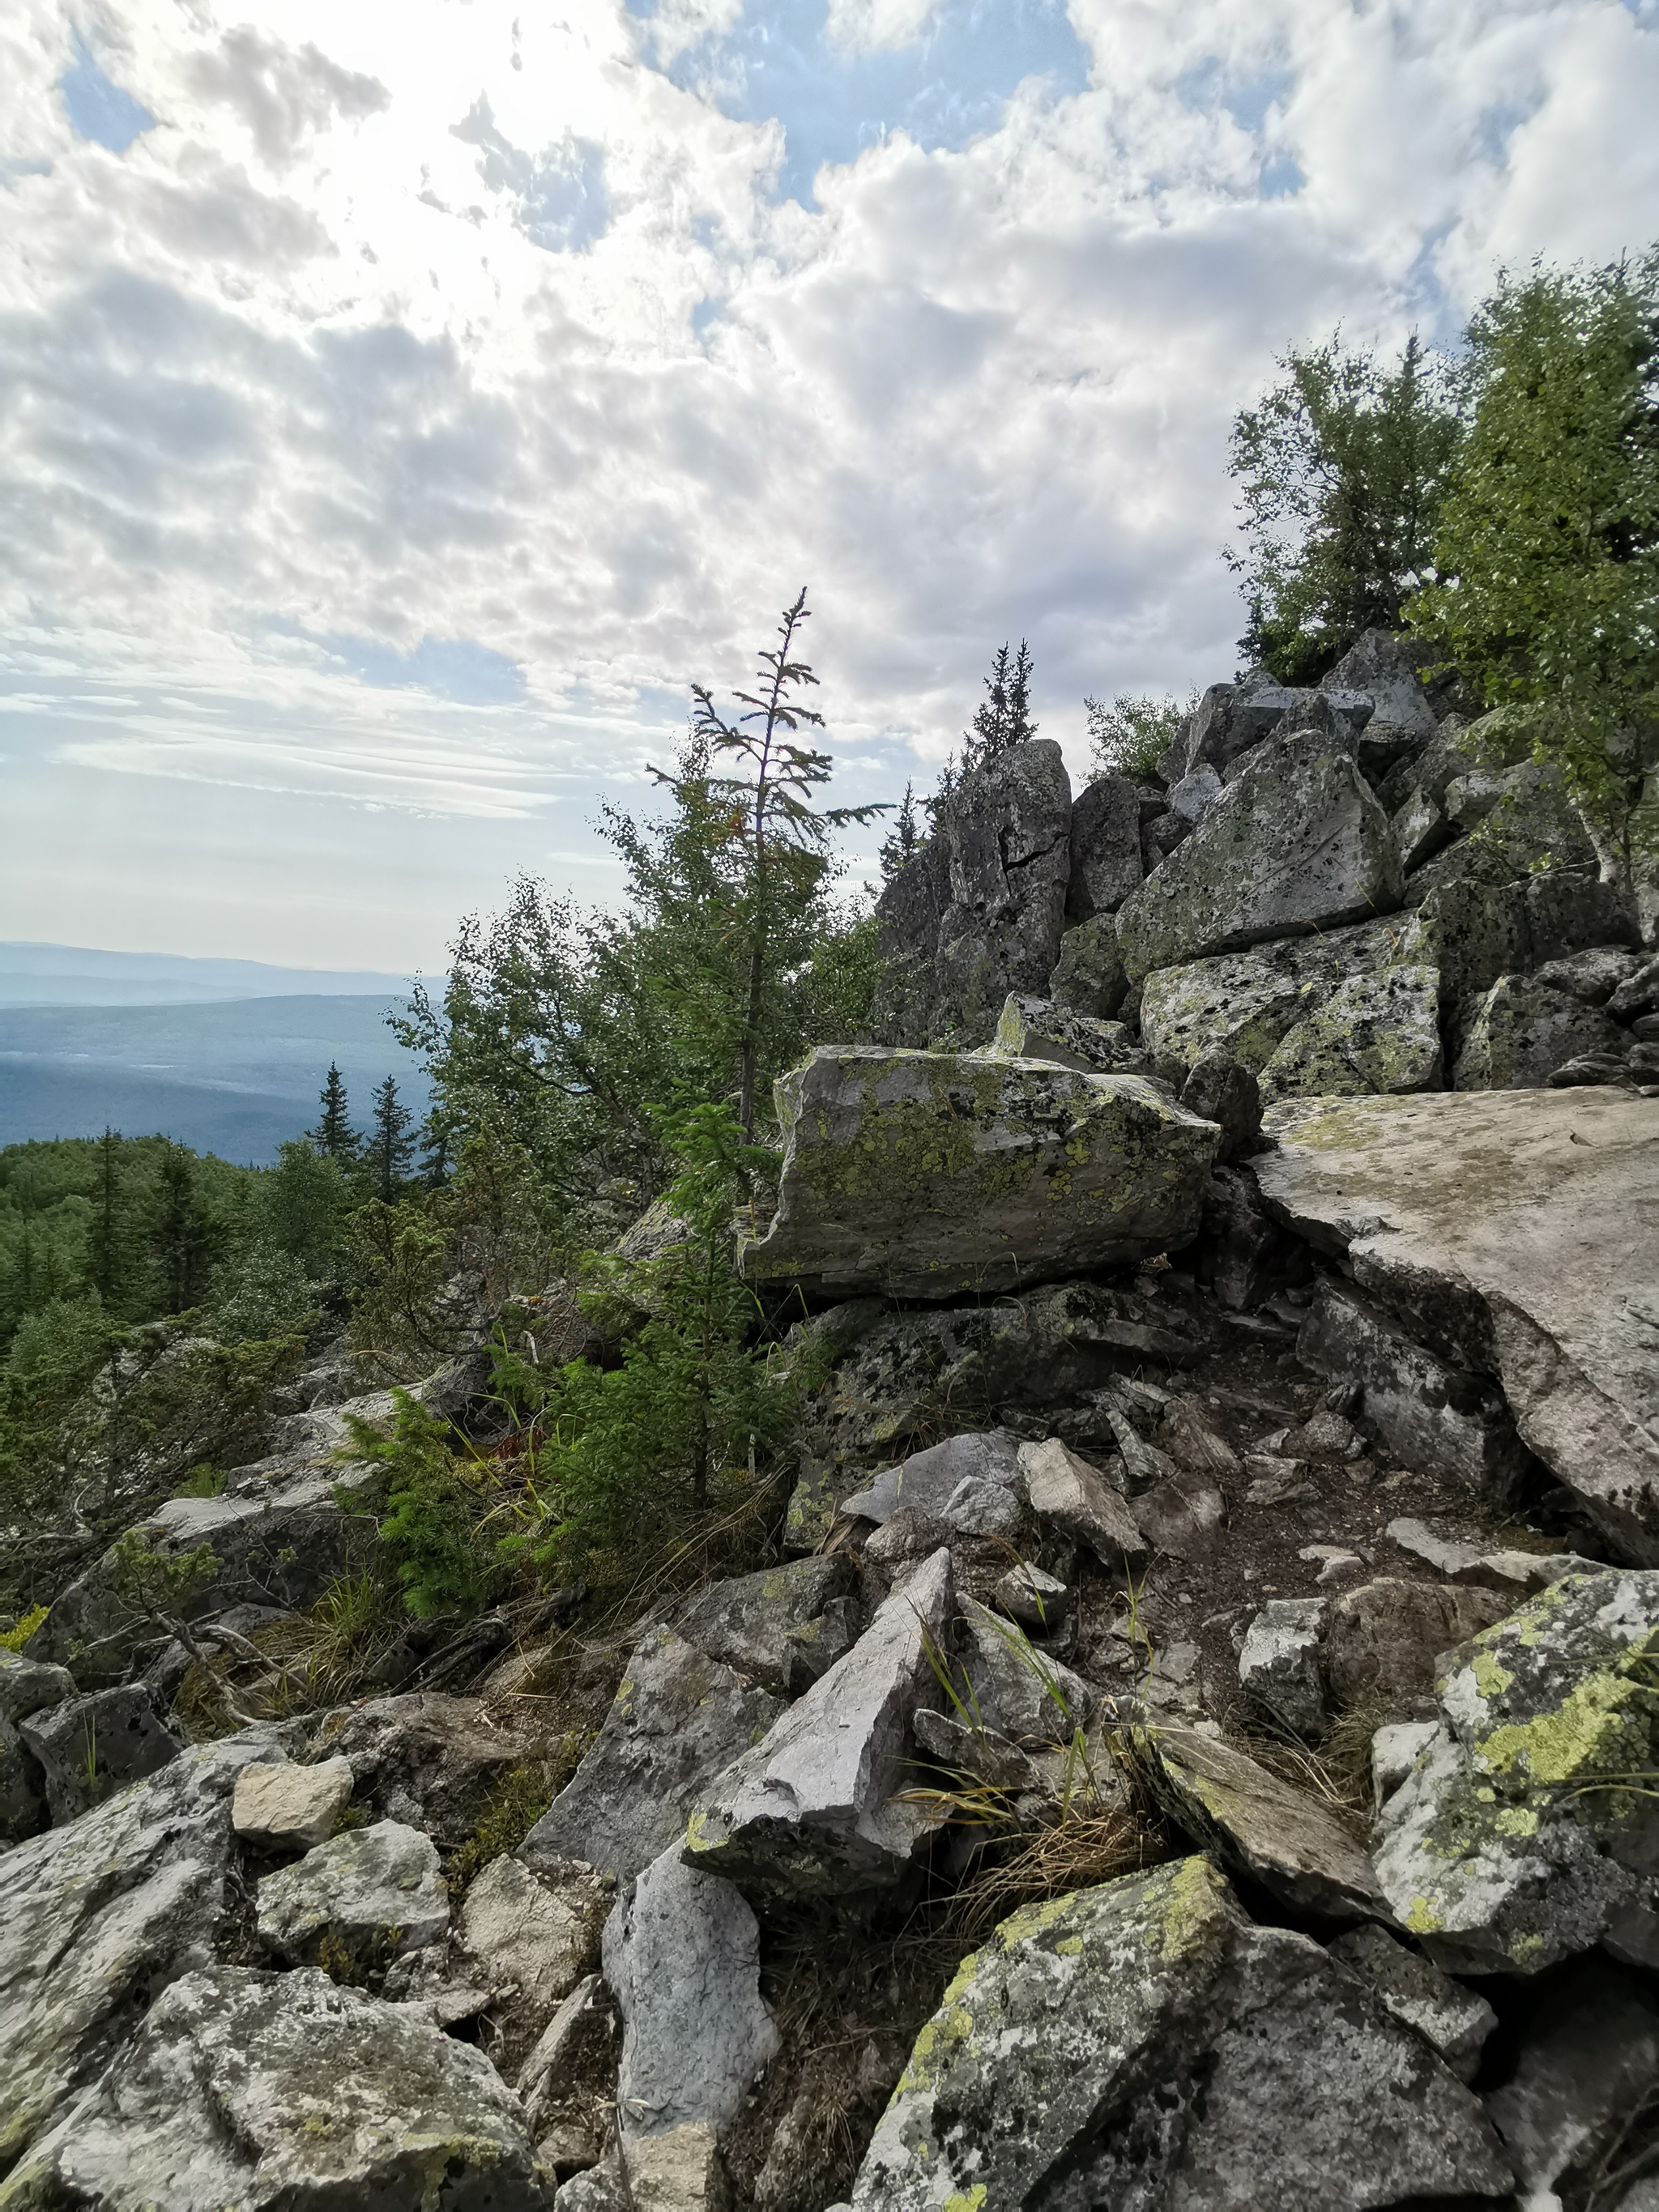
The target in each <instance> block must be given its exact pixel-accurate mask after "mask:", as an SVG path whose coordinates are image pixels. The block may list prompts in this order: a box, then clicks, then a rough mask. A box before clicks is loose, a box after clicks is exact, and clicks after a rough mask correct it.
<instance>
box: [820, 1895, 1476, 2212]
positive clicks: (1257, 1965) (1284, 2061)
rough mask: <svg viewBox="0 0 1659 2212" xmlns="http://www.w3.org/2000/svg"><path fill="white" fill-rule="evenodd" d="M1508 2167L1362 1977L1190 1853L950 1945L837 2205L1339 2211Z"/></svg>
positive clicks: (1469, 2185)
mask: <svg viewBox="0 0 1659 2212" xmlns="http://www.w3.org/2000/svg"><path fill="white" fill-rule="evenodd" d="M1510 2179H1511V2177H1510V2169H1509V2166H1508V2165H1507V2163H1506V2161H1505V2160H1504V2156H1503V2154H1502V2153H1501V2151H1500V2149H1499V2147H1498V2141H1497V2138H1496V2136H1494V2135H1493V2133H1492V2130H1491V2127H1490V2126H1489V2124H1487V2122H1486V2118H1485V2117H1484V2115H1483V2114H1482V2112H1481V2110H1480V2105H1479V2103H1478V2102H1477V2100H1475V2098H1474V2096H1473V2095H1472V2094H1471V2093H1470V2092H1469V2091H1468V2089H1466V2088H1465V2087H1464V2086H1463V2085H1462V2082H1461V2081H1457V2080H1456V2079H1455V2076H1454V2075H1452V2074H1451V2073H1450V2071H1449V2069H1447V2068H1446V2067H1445V2066H1444V2065H1443V2063H1442V2062H1441V2061H1440V2060H1439V2058H1437V2057H1436V2056H1435V2054H1434V2053H1433V2052H1432V2051H1431V2050H1430V2049H1429V2048H1428V2046H1427V2045H1425V2043H1424V2042H1422V2041H1421V2039H1419V2037H1418V2036H1417V2035H1416V2034H1415V2033H1413V2031H1412V2030H1411V2029H1410V2028H1408V2027H1406V2026H1404V2025H1403V2024H1402V2023H1401V2021H1398V2020H1397V2019H1395V2016H1394V2015H1392V2014H1391V2013H1390V2012H1389V2010H1388V2009H1387V2008H1385V2007H1384V2006H1383V2005H1382V2004H1381V2003H1380V2002H1378V2001H1377V1999H1376V1998H1375V1997H1374V1996H1372V1994H1371V1992H1370V1990H1369V1989H1368V1988H1367V1987H1366V1985H1365V1984H1364V1982H1363V1981H1361V1980H1360V1978H1358V1976H1357V1975H1355V1974H1353V1973H1352V1972H1350V1971H1349V1970H1348V1969H1347V1968H1346V1967H1345V1966H1342V1965H1341V1964H1340V1963H1339V1962H1337V1961H1335V1960H1332V1959H1331V1958H1330V1957H1329V1955H1328V1954H1327V1953H1326V1952H1325V1951H1323V1950H1322V1948H1320V1946H1319V1945H1318V1944H1317V1943H1315V1942H1312V1941H1311V1940H1310V1938H1309V1937H1307V1936H1298V1935H1292V1934H1290V1933H1289V1932H1288V1931H1286V1930H1285V1929H1268V1928H1258V1927H1255V1926H1254V1925H1253V1924H1252V1923H1250V1922H1249V1920H1247V1919H1246V1917H1245V1916H1244V1914H1243V1912H1242V1911H1241V1910H1240V1909H1239V1906H1238V1905H1237V1902H1236V1901H1235V1900H1234V1899H1233V1897H1232V1895H1231V1892H1230V1890H1229V1888H1228V1887H1227V1884H1226V1882H1225V1880H1224V1878H1223V1877H1222V1875H1220V1874H1219V1873H1218V1871H1217V1869H1215V1867H1214V1866H1213V1865H1212V1863H1210V1861H1209V1860H1207V1859H1205V1858H1188V1859H1183V1860H1181V1861H1178V1862H1176V1863H1175V1864H1173V1865H1169V1866H1162V1867H1158V1868H1155V1869H1153V1870H1152V1872H1151V1873H1149V1874H1143V1875H1128V1876H1126V1877H1125V1878H1124V1879H1123V1880H1122V1881H1115V1882H1110V1883H1108V1884H1107V1885H1105V1887H1102V1888H1098V1889H1089V1890H1082V1891H1079V1892H1078V1893H1075V1894H1074V1895H1073V1896H1070V1897H1066V1898H1059V1899H1052V1900H1050V1901H1049V1902H1048V1903H1046V1904H1042V1905H1033V1906H1030V1907H1028V1908H1027V1909H1026V1910H1025V1911H1023V1912H1019V1913H1017V1914H1015V1916H1014V1917H1013V1918H1012V1919H1011V1920H1007V1921H1005V1922H1004V1923H1003V1924H1002V1926H1001V1927H1000V1928H999V1929H998V1930H997V1931H996V1933H995V1935H994V1936H993V1937H992V1939H991V1941H990V1942H989V1943H987V1945H986V1947H985V1948H984V1949H982V1950H981V1951H978V1952H975V1953H973V1954H971V1955H970V1956H969V1958H968V1959H967V1960H964V1961H963V1966H962V1968H961V1970H960V1972H958V1974H957V1978H956V1979H955V1980H954V1981H953V1982H952V1983H951V1986H950V1988H949V1989H948V1990H946V1992H945V1997H944V2000H943V2002H941V2004H940V2007H939V2011H938V2012H937V2013H936V2014H935V2015H934V2016H933V2020H932V2021H929V2022H928V2024H927V2027H924V2028H923V2030H922V2032H921V2035H920V2036H919V2037H918V2038H917V2040H916V2044H915V2049H914V2051H912V2053H911V2057H910V2062H909V2063H908V2066H907V2067H906V2069H905V2071H904V2073H903V2075H902V2076H901V2078H900V2081H899V2085H898V2087H897V2089H896V2091H895V2092H894V2094H893V2099H892V2101H891V2103H890V2105H889V2106H888V2107H887V2110H886V2112H885V2113H884V2115H883V2117H882V2119H881V2122H880V2124H879V2125H878V2128H877V2130H876V2133H875V2136H874V2139H873V2141H872V2143H871V2145H870V2148H869V2151H868V2153H867V2154H866V2158H865V2160H864V2164H863V2166H861V2168H860V2172H859V2176H858V2179H857V2181H856V2183H855V2185H854V2191H853V2199H852V2206H853V2212H942V2208H944V2207H945V2206H948V2205H951V2204H972V2203H981V2204H983V2205H985V2206H986V2207H987V2208H988V2207H990V2206H1001V2205H1006V2204H1056V2205H1058V2204H1070V2203H1077V2204H1094V2205H1103V2206H1104V2205H1119V2204H1121V2205H1126V2206H1127V2205H1133V2204H1145V2205H1153V2204H1168V2205H1176V2204H1179V2205H1182V2206H1183V2207H1188V2208H1191V2212H1200V2208H1202V2212H1245V2208H1247V2207H1256V2206H1265V2205H1269V2204H1283V2205H1291V2204H1305V2205H1310V2206H1312V2205H1318V2206H1320V2207H1321V2208H1322V2212H1346V2209H1347V2208H1358V2207H1362V2206H1364V2207H1381V2206H1386V2205H1391V2204H1395V2203H1405V2202H1408V2201H1411V2200H1413V2199H1416V2198H1419V2197H1447V2198H1450V2197H1463V2196H1473V2197H1486V2196H1494V2197H1495V2196H1499V2195H1502V2194H1503V2193H1504V2192H1505V2191H1507V2190H1508V2189H1509V2188H1510ZM976 2191H983V2192H984V2195H983V2197H980V2196H978V2195H976V2194H975V2192H976Z"/></svg>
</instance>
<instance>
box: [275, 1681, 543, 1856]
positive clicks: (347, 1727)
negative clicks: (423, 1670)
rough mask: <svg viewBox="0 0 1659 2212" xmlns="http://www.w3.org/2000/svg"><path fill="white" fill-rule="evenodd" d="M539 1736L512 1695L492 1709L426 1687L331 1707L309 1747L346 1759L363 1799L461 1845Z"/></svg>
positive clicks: (378, 1810)
mask: <svg viewBox="0 0 1659 2212" xmlns="http://www.w3.org/2000/svg"><path fill="white" fill-rule="evenodd" d="M537 1743H538V1729H537V1725H536V1723H535V1722H534V1721H533V1720H532V1719H531V1718H530V1717H528V1716H527V1715H525V1714H522V1713H520V1712H519V1711H516V1710H515V1708H514V1706H513V1702H512V1701H511V1700H510V1699H508V1700H501V1701H498V1702H497V1703H496V1705H495V1708H494V1710H493V1711H487V1710H486V1709H485V1707H484V1706H483V1705H482V1704H481V1702H480V1700H479V1699H477V1698H453V1697H447V1696H445V1695H444V1694H443V1693H442V1692H439V1691H436V1690H421V1691H412V1692H407V1693H406V1694H404V1695H403V1696H401V1697H390V1698H371V1699H369V1700H368V1703H367V1704H366V1705H351V1706H348V1707H345V1708H343V1709H342V1710H339V1711H335V1712H332V1713H330V1714H329V1715H328V1717H327V1718H326V1719H325V1721H324V1722H323V1723H322V1725H321V1727H320V1728H319V1729H317V1731H316V1733H315V1735H314V1736H313V1739H312V1742H311V1746H310V1755H311V1756H312V1757H313V1759H314V1758H317V1757H319V1756H321V1755H323V1754H325V1753H326V1754H327V1755H328V1756H330V1757H331V1758H338V1759H349V1760H350V1761H351V1771H352V1772H353V1774H354V1775H355V1776H356V1781H357V1789H356V1795H357V1800H358V1802H359V1803H360V1804H365V1805H369V1806H371V1807H372V1808H373V1809H374V1811H375V1812H376V1813H377V1814H380V1815H382V1816H383V1817H384V1818H386V1819H387V1820H401V1821H403V1822H404V1825H405V1826H408V1827H411V1828H423V1829H425V1830H426V1832H428V1834H429V1835H434V1836H437V1837H440V1838H442V1839H443V1840H444V1841H445V1842H446V1843H448V1844H456V1845H459V1844H460V1843H461V1842H462V1841H464V1839H465V1838H466V1837H467V1836H468V1835H469V1834H470V1833H471V1831H472V1829H473V1828H474V1827H475V1826H477V1821H478V1820H479V1818H480V1816H481V1815H482V1814H483V1812H484V1811H485V1809H486V1808H487V1807H488V1805H489V1802H490V1800H491V1798H492V1797H493V1796H495V1792H496V1790H498V1789H499V1788H500V1786H501V1783H502V1782H503V1780H504V1779H505V1778H506V1777H507V1775H508V1774H510V1773H511V1772H512V1771H513V1768H514V1767H516V1766H520V1765H523V1764H524V1762H525V1761H526V1759H529V1758H531V1757H532V1755H534V1754H535V1752H536V1747H537Z"/></svg>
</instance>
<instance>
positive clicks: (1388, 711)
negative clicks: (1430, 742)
mask: <svg viewBox="0 0 1659 2212" xmlns="http://www.w3.org/2000/svg"><path fill="white" fill-rule="evenodd" d="M1435 658H1436V655H1435V648H1434V647H1432V646H1431V645H1425V643H1424V642H1423V641H1422V640H1421V639H1420V638H1414V637H1405V636H1401V635H1400V634H1399V633H1397V632H1396V631H1394V630H1388V629H1368V630H1364V631H1363V632H1362V633H1361V635H1359V636H1358V638H1357V639H1356V640H1355V641H1354V643H1353V644H1352V645H1351V646H1350V647H1348V650H1347V651H1346V653H1344V654H1343V656H1342V658H1341V659H1340V660H1339V661H1338V662H1337V664H1336V665H1335V667H1334V668H1333V669H1332V671H1330V673H1329V675H1328V676H1327V677H1326V678H1325V679H1324V682H1323V683H1322V684H1321V686H1320V689H1321V690H1325V691H1363V692H1364V695H1365V696H1366V697H1367V698H1368V699H1369V700H1370V702H1371V714H1372V719H1373V720H1376V721H1378V722H1389V723H1392V724H1393V725H1394V726H1395V728H1397V729H1401V730H1404V731H1406V732H1407V733H1408V734H1410V735H1411V736H1413V737H1417V738H1430V737H1431V736H1432V735H1433V734H1434V728H1435V718H1434V708H1433V707H1432V705H1431V702H1430V699H1429V695H1428V693H1427V691H1426V690H1425V689H1424V686H1423V677H1422V671H1424V670H1425V669H1426V668H1431V667H1432V666H1433V665H1434V662H1435Z"/></svg>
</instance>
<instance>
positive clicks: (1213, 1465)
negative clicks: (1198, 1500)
mask: <svg viewBox="0 0 1659 2212" xmlns="http://www.w3.org/2000/svg"><path fill="white" fill-rule="evenodd" d="M1158 1442H1159V1443H1160V1444H1161V1445H1162V1446H1163V1448H1164V1450H1165V1451H1166V1452H1167V1453H1168V1454H1169V1455H1170V1458H1171V1459H1172V1460H1173V1461H1174V1462H1175V1463H1176V1466H1177V1467H1178V1468H1185V1469H1186V1470H1187V1472H1188V1474H1203V1475H1208V1476H1209V1477H1210V1478H1211V1479H1212V1480H1216V1479H1218V1478H1220V1477H1224V1476H1225V1477H1226V1478H1227V1479H1229V1480H1231V1479H1232V1478H1233V1477H1235V1476H1237V1474H1238V1472H1239V1458H1238V1454H1237V1452H1236V1451H1235V1450H1234V1449H1233V1448H1232V1446H1231V1444H1230V1443H1228V1442H1227V1439H1226V1438H1225V1437H1224V1436H1223V1435H1222V1434H1221V1432H1220V1431H1219V1430H1218V1428H1216V1426H1215V1425H1214V1424H1213V1423H1212V1421H1211V1419H1210V1418H1209V1416H1208V1415H1207V1414H1206V1413H1205V1411H1204V1408H1203V1407H1202V1406H1200V1403H1199V1402H1198V1401H1197V1399H1196V1398H1190V1397H1186V1396H1183V1395H1182V1393H1181V1392H1179V1391H1172V1392H1171V1393H1170V1395H1169V1397H1168V1399H1167V1400H1166V1401H1165V1404H1164V1409H1163V1412H1162V1413H1161V1414H1160V1416H1159V1419H1158Z"/></svg>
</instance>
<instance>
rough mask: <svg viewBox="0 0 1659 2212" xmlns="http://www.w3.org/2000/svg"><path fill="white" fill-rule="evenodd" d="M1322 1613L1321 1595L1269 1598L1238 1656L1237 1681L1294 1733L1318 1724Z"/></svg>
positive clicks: (1311, 1729)
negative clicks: (1318, 1596) (1317, 1596)
mask: <svg viewBox="0 0 1659 2212" xmlns="http://www.w3.org/2000/svg"><path fill="white" fill-rule="evenodd" d="M1324 1618H1325V1604H1324V1600H1323V1599H1322V1598H1316V1597H1274V1598H1269V1599H1268V1601H1267V1604H1266V1605H1264V1606H1263V1607H1262V1608H1261V1612H1260V1613H1257V1614H1256V1616H1255V1620H1252V1621H1251V1623H1250V1625H1249V1629H1248V1630H1247V1631H1246V1632H1245V1637H1244V1643H1243V1649H1242V1650H1240V1652H1239V1655H1238V1679H1239V1680H1240V1681H1241V1682H1242V1683H1243V1686H1244V1687H1245V1688H1246V1689H1247V1690H1248V1691H1249V1693H1250V1695H1251V1696H1252V1697H1253V1698H1257V1699H1260V1700H1261V1703H1262V1704H1263V1705H1267V1706H1268V1707H1269V1708H1270V1709H1271V1710H1272V1711H1273V1712H1274V1713H1276V1714H1278V1715H1279V1718H1280V1719H1281V1720H1283V1721H1284V1722H1285V1723H1286V1725H1287V1726H1288V1727H1291V1728H1292V1729H1295V1730H1296V1732H1297V1735H1316V1734H1317V1732H1318V1731H1319V1729H1321V1728H1322V1726H1323V1724H1324V1720H1325V1661H1324V1654H1323V1652H1322V1650H1321V1648H1320V1641H1319V1638H1320V1630H1321V1627H1322V1625H1323V1622H1324Z"/></svg>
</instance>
